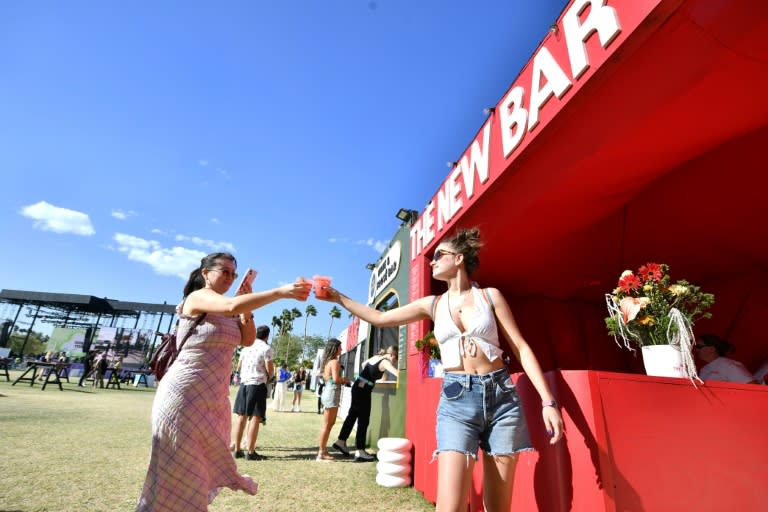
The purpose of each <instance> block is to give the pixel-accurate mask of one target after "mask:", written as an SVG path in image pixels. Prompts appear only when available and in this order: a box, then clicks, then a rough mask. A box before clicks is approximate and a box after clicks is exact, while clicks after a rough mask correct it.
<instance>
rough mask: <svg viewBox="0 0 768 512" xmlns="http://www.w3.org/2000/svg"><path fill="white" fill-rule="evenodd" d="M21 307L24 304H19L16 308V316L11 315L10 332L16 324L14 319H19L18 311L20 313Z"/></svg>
mask: <svg viewBox="0 0 768 512" xmlns="http://www.w3.org/2000/svg"><path fill="white" fill-rule="evenodd" d="M23 307H24V304H19V309H17V310H16V316H15V317H13V323H12V324H11V333H13V327H14V326H15V325H16V320H18V319H19V313H21V308H23ZM9 336H10V334H9Z"/></svg>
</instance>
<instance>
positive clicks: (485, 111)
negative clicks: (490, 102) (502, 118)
mask: <svg viewBox="0 0 768 512" xmlns="http://www.w3.org/2000/svg"><path fill="white" fill-rule="evenodd" d="M494 112H496V107H485V108H484V109H483V114H485V115H487V116H489V115H491V114H493V113H494Z"/></svg>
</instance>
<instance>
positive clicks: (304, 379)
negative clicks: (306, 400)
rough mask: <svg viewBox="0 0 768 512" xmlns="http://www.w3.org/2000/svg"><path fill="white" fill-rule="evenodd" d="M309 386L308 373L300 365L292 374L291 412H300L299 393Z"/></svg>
mask: <svg viewBox="0 0 768 512" xmlns="http://www.w3.org/2000/svg"><path fill="white" fill-rule="evenodd" d="M308 385H309V373H308V372H307V370H306V369H305V368H304V365H301V366H300V367H299V369H298V370H296V371H295V372H294V373H293V403H292V404H291V412H301V393H302V392H303V391H304V389H306V388H307V386H308Z"/></svg>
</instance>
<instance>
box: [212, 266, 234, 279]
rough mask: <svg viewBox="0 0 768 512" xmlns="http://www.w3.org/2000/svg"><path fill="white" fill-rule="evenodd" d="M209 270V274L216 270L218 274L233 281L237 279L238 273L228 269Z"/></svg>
mask: <svg viewBox="0 0 768 512" xmlns="http://www.w3.org/2000/svg"><path fill="white" fill-rule="evenodd" d="M208 270H209V272H210V271H214V270H215V271H216V272H221V274H222V275H223V276H224V277H231V278H232V279H237V272H232V271H230V270H229V269H226V268H211V269H208Z"/></svg>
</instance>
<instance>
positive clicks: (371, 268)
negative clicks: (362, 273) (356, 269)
mask: <svg viewBox="0 0 768 512" xmlns="http://www.w3.org/2000/svg"><path fill="white" fill-rule="evenodd" d="M365 268H367V269H368V270H373V269H375V268H376V264H375V263H367V264H366V265H365Z"/></svg>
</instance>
